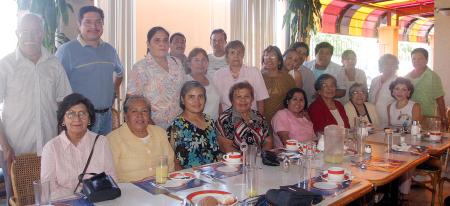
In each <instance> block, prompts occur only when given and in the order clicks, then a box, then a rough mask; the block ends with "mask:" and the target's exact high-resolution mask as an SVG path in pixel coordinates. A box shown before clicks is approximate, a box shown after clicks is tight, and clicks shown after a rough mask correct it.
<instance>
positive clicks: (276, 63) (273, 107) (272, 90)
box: [261, 46, 295, 122]
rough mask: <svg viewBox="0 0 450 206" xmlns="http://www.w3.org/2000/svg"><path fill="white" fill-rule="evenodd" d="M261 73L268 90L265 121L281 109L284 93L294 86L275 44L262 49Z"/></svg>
mask: <svg viewBox="0 0 450 206" xmlns="http://www.w3.org/2000/svg"><path fill="white" fill-rule="evenodd" d="M261 63H262V67H263V70H262V75H263V79H264V83H265V84H266V86H267V91H268V92H269V98H267V99H265V100H264V117H266V120H267V122H270V121H271V120H272V117H273V115H275V113H276V112H277V111H278V110H280V109H283V98H284V96H285V94H286V93H287V92H288V91H289V90H290V89H292V88H294V87H295V82H294V79H293V78H292V77H291V76H290V75H289V74H287V73H286V72H283V71H281V69H282V68H283V56H281V51H280V49H278V47H276V46H268V47H267V48H266V49H265V50H264V51H263V56H262V62H261Z"/></svg>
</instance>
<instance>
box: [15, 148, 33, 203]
mask: <svg viewBox="0 0 450 206" xmlns="http://www.w3.org/2000/svg"><path fill="white" fill-rule="evenodd" d="M40 176H41V157H39V156H37V155H36V154H35V153H33V154H21V155H18V156H16V160H15V161H14V162H13V164H12V166H11V183H12V188H13V192H14V196H13V197H11V199H10V200H9V204H10V205H13V206H15V205H17V206H22V205H34V204H35V202H34V190H33V181H35V180H39V179H40Z"/></svg>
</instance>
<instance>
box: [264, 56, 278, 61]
mask: <svg viewBox="0 0 450 206" xmlns="http://www.w3.org/2000/svg"><path fill="white" fill-rule="evenodd" d="M263 58H264V59H271V60H275V59H278V57H277V56H275V55H264V56H263Z"/></svg>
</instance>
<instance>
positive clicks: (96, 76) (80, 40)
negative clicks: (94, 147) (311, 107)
mask: <svg viewBox="0 0 450 206" xmlns="http://www.w3.org/2000/svg"><path fill="white" fill-rule="evenodd" d="M103 19H104V15H103V11H102V10H101V9H99V8H97V7H95V6H85V7H83V8H81V9H80V12H79V15H78V23H79V30H80V34H79V35H78V37H77V39H75V40H72V41H70V42H67V43H65V44H64V45H62V46H61V47H60V48H59V49H58V51H57V52H56V56H57V57H58V58H59V60H60V61H61V63H62V65H63V66H64V69H65V70H66V73H67V76H68V77H69V81H70V85H71V86H72V89H73V91H74V92H77V93H80V94H82V95H84V96H85V97H87V98H88V99H89V100H91V102H92V103H93V104H94V107H95V124H94V125H93V126H92V127H91V130H92V131H93V132H95V133H98V134H101V135H107V134H108V133H109V132H111V130H112V115H111V106H112V104H113V101H114V91H116V92H115V93H116V95H119V91H120V84H121V83H122V74H123V66H122V64H121V63H120V59H119V56H118V55H117V52H116V50H115V49H114V48H113V47H112V46H111V45H110V44H108V43H106V42H104V41H102V40H101V39H100V37H101V36H102V34H103ZM114 74H115V75H114Z"/></svg>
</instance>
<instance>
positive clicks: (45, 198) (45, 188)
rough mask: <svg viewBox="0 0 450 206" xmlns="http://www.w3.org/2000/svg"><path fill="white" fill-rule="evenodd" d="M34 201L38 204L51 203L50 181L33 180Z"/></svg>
mask: <svg viewBox="0 0 450 206" xmlns="http://www.w3.org/2000/svg"><path fill="white" fill-rule="evenodd" d="M33 190H34V201H35V203H36V205H51V204H50V182H48V181H46V182H42V181H41V180H35V181H33Z"/></svg>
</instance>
